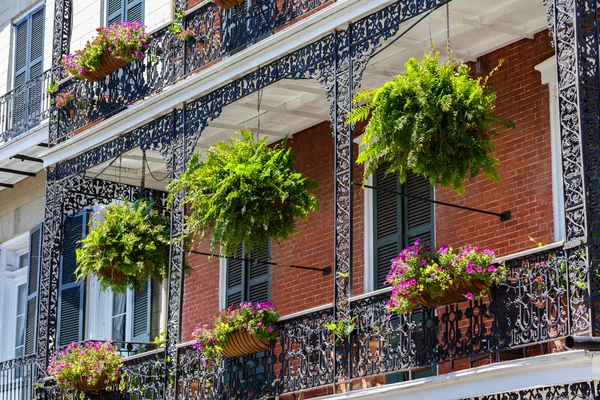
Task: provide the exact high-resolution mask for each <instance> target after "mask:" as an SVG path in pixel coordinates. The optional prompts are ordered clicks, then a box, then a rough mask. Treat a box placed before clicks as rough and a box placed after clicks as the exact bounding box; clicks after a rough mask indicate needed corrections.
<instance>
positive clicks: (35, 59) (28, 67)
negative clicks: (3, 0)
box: [13, 7, 44, 125]
mask: <svg viewBox="0 0 600 400" xmlns="http://www.w3.org/2000/svg"><path fill="white" fill-rule="evenodd" d="M14 48H15V65H14V88H15V89H16V92H15V93H16V94H15V97H14V99H13V124H15V125H17V124H22V123H24V122H25V120H26V119H27V118H29V116H32V115H36V114H39V112H40V109H41V105H42V80H41V79H40V76H41V75H42V73H43V72H44V71H43V55H44V8H43V7H42V8H40V9H38V10H36V11H34V12H33V13H31V14H30V15H28V16H27V17H26V18H24V19H23V20H22V21H21V22H19V23H18V24H17V25H15V46H14ZM30 80H35V81H34V82H32V83H31V84H30V85H29V87H28V88H24V85H25V84H26V83H27V81H30ZM19 88H20V89H19Z"/></svg>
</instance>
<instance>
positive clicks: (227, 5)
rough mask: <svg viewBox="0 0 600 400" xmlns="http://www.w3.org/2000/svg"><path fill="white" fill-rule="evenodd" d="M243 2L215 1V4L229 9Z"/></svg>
mask: <svg viewBox="0 0 600 400" xmlns="http://www.w3.org/2000/svg"><path fill="white" fill-rule="evenodd" d="M243 2H244V0H215V3H217V5H218V6H219V7H221V8H225V9H229V8H233V7H235V6H237V5H238V4H240V3H243Z"/></svg>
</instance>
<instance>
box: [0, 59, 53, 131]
mask: <svg viewBox="0 0 600 400" xmlns="http://www.w3.org/2000/svg"><path fill="white" fill-rule="evenodd" d="M50 72H51V71H50V70H47V71H46V72H44V73H43V74H41V75H38V76H36V77H33V78H32V79H30V80H28V81H27V82H25V83H23V84H22V85H19V86H17V87H16V88H14V89H13V90H11V91H10V92H8V93H6V94H5V95H4V96H2V97H0V142H8V141H10V140H12V139H14V138H16V137H18V136H19V135H21V134H23V133H25V132H27V131H29V130H30V129H32V128H34V127H35V126H37V125H39V124H40V123H41V122H42V121H44V120H46V119H48V117H49V116H50V95H49V94H48V92H47V91H46V89H48V87H49V85H50V83H51V73H50Z"/></svg>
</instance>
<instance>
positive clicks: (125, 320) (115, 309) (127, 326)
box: [111, 280, 152, 347]
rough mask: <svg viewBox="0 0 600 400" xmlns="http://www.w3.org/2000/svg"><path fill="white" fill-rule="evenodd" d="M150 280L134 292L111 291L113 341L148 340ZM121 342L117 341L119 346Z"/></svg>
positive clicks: (150, 302)
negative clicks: (142, 287)
mask: <svg viewBox="0 0 600 400" xmlns="http://www.w3.org/2000/svg"><path fill="white" fill-rule="evenodd" d="M151 296H152V281H151V280H148V283H147V284H146V286H144V289H143V290H141V291H140V292H137V293H136V292H135V291H133V290H131V289H127V291H126V292H125V293H113V294H112V300H113V306H112V314H111V339H112V340H113V341H115V342H143V343H147V342H149V341H150V329H151V321H150V318H151V313H152V310H151V307H152V297H151ZM121 344H122V343H117V345H118V346H119V347H121Z"/></svg>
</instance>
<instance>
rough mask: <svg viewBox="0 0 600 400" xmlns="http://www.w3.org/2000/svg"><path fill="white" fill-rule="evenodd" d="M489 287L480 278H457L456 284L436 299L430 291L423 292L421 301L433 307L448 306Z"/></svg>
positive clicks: (420, 297)
mask: <svg viewBox="0 0 600 400" xmlns="http://www.w3.org/2000/svg"><path fill="white" fill-rule="evenodd" d="M488 288H489V287H488V285H487V284H486V283H485V282H484V281H481V280H479V279H472V280H470V281H469V282H466V281H464V280H462V279H457V280H456V281H455V282H454V285H452V286H451V287H449V288H447V289H446V290H444V292H443V293H442V295H441V296H438V297H436V298H435V299H432V298H431V296H430V295H429V293H428V292H424V293H421V295H420V296H419V302H420V303H421V304H423V305H425V306H427V307H431V308H436V307H440V306H447V305H450V304H454V303H460V302H463V301H465V300H466V299H467V298H466V297H465V295H466V294H467V293H472V294H473V296H477V295H479V294H481V293H482V292H484V291H486V290H488Z"/></svg>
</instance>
